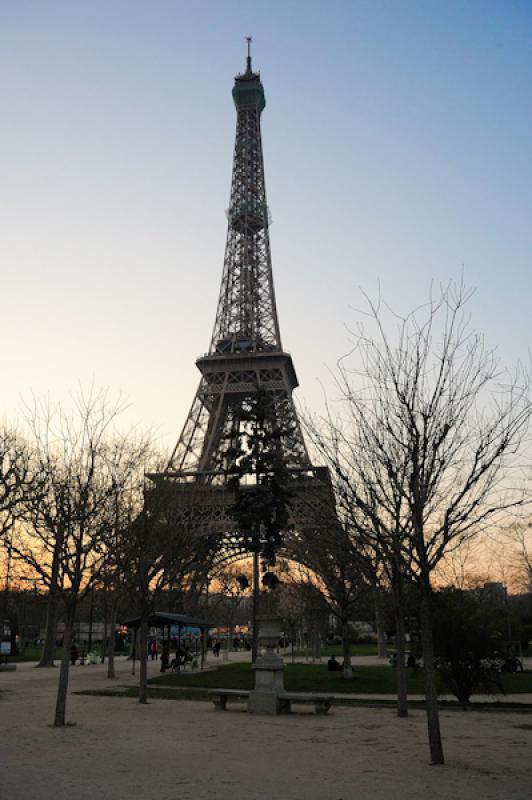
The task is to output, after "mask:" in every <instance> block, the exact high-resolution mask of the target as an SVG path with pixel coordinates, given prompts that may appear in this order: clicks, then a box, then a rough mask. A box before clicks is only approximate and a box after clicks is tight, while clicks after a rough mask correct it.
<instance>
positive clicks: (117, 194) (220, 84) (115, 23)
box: [0, 0, 532, 447]
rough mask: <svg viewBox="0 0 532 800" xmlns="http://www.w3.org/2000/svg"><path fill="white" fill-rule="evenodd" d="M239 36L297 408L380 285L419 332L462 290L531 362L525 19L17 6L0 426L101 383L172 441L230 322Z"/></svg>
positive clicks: (4, 172)
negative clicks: (229, 215)
mask: <svg viewBox="0 0 532 800" xmlns="http://www.w3.org/2000/svg"><path fill="white" fill-rule="evenodd" d="M246 35H252V36H253V38H254V43H253V64H254V67H255V68H256V69H259V70H260V72H261V75H262V80H263V83H264V86H265V90H266V98H267V107H266V110H265V112H264V114H263V139H264V153H265V163H266V181H267V191H268V202H269V205H270V209H271V212H272V215H273V226H272V229H271V240H272V251H273V266H274V276H275V283H276V292H277V300H278V309H279V315H280V323H281V331H282V337H283V344H284V346H285V348H286V349H287V350H289V351H290V352H291V353H292V355H293V358H294V362H295V366H296V369H297V372H298V376H299V380H300V384H301V386H300V389H299V390H298V391H297V397H298V399H299V400H300V401H302V402H304V403H306V404H307V405H309V406H310V407H311V408H312V407H316V406H317V405H318V404H319V402H320V396H321V388H320V381H324V382H325V383H327V381H328V371H327V367H328V366H333V365H334V363H335V361H336V359H337V358H338V357H339V356H340V355H342V354H343V353H344V352H345V351H346V350H347V349H348V347H349V345H348V336H347V333H346V330H345V325H346V324H347V325H350V324H351V325H352V324H353V323H354V321H355V320H356V319H357V316H356V313H355V312H354V311H353V310H352V307H354V306H356V307H359V306H360V304H361V302H360V289H359V287H362V288H363V289H365V290H367V291H368V292H369V293H370V294H375V293H376V290H377V286H378V284H379V283H380V285H381V288H382V293H383V295H384V296H385V298H386V299H387V300H388V301H389V302H390V303H391V304H392V305H393V306H394V307H395V308H397V309H398V310H400V311H407V310H408V309H410V308H412V307H413V306H415V305H417V304H418V303H419V302H421V301H423V300H424V299H426V297H427V294H428V289H429V285H430V282H431V281H445V282H446V281H447V280H448V279H450V278H453V277H454V278H456V277H459V276H460V272H461V270H462V269H464V272H465V281H466V283H468V284H470V285H474V286H476V287H477V293H476V295H475V298H474V300H473V302H472V304H471V312H472V315H473V321H474V323H475V325H476V326H477V327H478V328H479V329H481V330H483V331H484V332H485V333H486V335H487V339H488V342H489V343H490V344H492V345H498V346H499V351H500V355H501V358H502V359H503V360H504V361H505V362H507V363H511V362H514V361H515V360H516V359H518V358H521V359H526V358H527V353H528V348H529V345H530V314H531V312H530V305H531V298H532V271H531V269H530V259H531V253H532V157H531V148H532V136H531V130H532V124H531V123H532V102H531V101H532V3H531V2H530V0H522V2H518V1H515V2H513V1H512V0H500V2H495V0H481V1H480V2H468V1H467V0H462V2H453V0H445V2H441V0H434V1H431V0H420V1H419V2H414V1H412V2H410V1H409V0H395V2H384V0H383V1H382V2H380V1H379V0H371V1H370V0H367V2H362V1H361V0H352V1H351V2H343V1H342V0H328V2H310V0H308V1H307V2H290V0H282V1H277V0H273V1H272V0H268V2H260V3H259V2H255V0H249V1H248V2H235V1H233V0H224V1H223V2H222V1H221V0H212V1H211V2H200V1H199V0H198V2H190V1H189V2H182V1H181V0H174V2H164V1H163V0H144V1H143V2H136V0H123V1H120V0H105V1H103V0H102V1H100V0H90V2H81V0H68V1H66V0H65V2H47V0H35V2H24V0H16V2H14V1H13V0H11V1H8V0H0V75H1V83H0V103H1V112H2V125H1V128H0V268H1V283H0V292H1V305H0V309H1V313H0V333H1V342H2V347H1V349H0V386H1V392H0V416H4V417H7V418H8V419H14V418H15V417H16V415H17V409H18V408H19V406H20V401H21V398H28V397H29V396H30V394H31V392H34V393H35V394H37V395H39V396H41V395H43V394H48V393H49V394H50V395H51V397H53V398H55V399H60V400H65V401H66V402H68V397H69V395H70V394H71V393H72V392H75V391H76V387H77V386H78V385H79V384H81V385H82V386H85V387H87V386H88V385H90V384H91V383H94V384H95V385H96V386H104V387H108V388H109V389H110V390H111V393H114V394H116V393H118V392H119V391H121V392H122V393H123V394H124V395H125V397H126V398H127V399H128V400H129V401H130V403H131V407H130V409H129V410H128V412H127V415H126V419H127V421H128V422H129V421H135V422H137V423H139V424H140V425H141V426H142V427H143V428H146V427H152V428H153V429H155V430H156V431H157V433H158V435H159V437H160V442H161V445H162V446H164V447H167V446H168V447H171V446H172V445H173V444H174V443H175V440H176V439H177V437H178V435H179V432H180V429H181V427H182V425H183V423H184V420H185V416H186V413H187V411H188V408H189V405H190V403H191V401H192V398H193V395H194V392H195V390H196V385H197V382H198V377H199V373H198V372H197V369H196V367H195V364H194V361H195V359H196V357H197V356H198V355H200V354H201V353H203V352H205V351H206V350H207V348H208V345H209V340H210V334H211V330H212V325H213V321H214V314H215V309H216V301H217V295H218V288H219V282H220V279H221V273H222V263H223V250H224V241H225V232H226V220H225V215H224V211H225V209H226V207H227V205H228V200H229V188H230V174H231V158H232V147H233V137H234V126H235V112H234V108H233V104H232V100H231V88H232V83H233V76H234V75H235V73H236V72H238V71H241V70H243V68H244V66H245V41H244V37H245V36H246Z"/></svg>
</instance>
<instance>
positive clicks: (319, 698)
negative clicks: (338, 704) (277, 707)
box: [279, 692, 334, 714]
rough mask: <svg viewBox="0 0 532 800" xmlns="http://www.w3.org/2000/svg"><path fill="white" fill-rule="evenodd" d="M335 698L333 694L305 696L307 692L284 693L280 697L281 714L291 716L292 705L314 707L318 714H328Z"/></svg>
mask: <svg viewBox="0 0 532 800" xmlns="http://www.w3.org/2000/svg"><path fill="white" fill-rule="evenodd" d="M333 700H334V696H333V695H332V694H313V693H310V694H305V692H282V693H281V694H280V695H279V701H280V704H281V713H282V714H289V713H290V711H291V708H292V703H295V704H296V705H298V704H302V705H313V706H314V711H315V712H316V714H327V712H328V711H329V709H330V707H331V705H332V702H333Z"/></svg>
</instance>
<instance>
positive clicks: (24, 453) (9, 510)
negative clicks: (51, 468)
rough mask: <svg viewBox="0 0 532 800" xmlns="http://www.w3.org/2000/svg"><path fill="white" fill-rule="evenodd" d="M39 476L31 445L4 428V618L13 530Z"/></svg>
mask: <svg viewBox="0 0 532 800" xmlns="http://www.w3.org/2000/svg"><path fill="white" fill-rule="evenodd" d="M35 479H36V478H35V475H34V474H33V472H32V469H31V458H30V450H29V447H28V444H27V442H26V441H25V440H24V439H23V438H22V437H21V436H20V434H18V433H17V432H16V431H14V430H13V429H11V428H9V427H7V426H5V425H2V426H1V427H0V553H1V552H2V550H3V551H4V553H5V556H4V558H3V561H4V567H5V573H4V591H3V602H2V613H1V618H3V619H5V618H6V617H7V616H8V597H9V586H10V581H11V577H12V570H13V548H12V537H13V529H14V526H15V524H16V523H17V520H18V519H19V517H20V514H21V512H22V499H23V497H24V495H25V493H26V492H27V491H28V490H29V487H30V485H31V484H32V482H34V481H35Z"/></svg>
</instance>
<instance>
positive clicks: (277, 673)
mask: <svg viewBox="0 0 532 800" xmlns="http://www.w3.org/2000/svg"><path fill="white" fill-rule="evenodd" d="M280 636H281V617H260V618H259V645H260V646H262V647H265V649H266V650H265V652H264V653H261V655H260V656H259V657H258V658H257V662H256V664H254V665H253V669H254V671H255V689H254V690H253V691H252V692H250V694H249V701H248V711H249V712H250V713H251V714H279V713H280V702H279V693H280V692H283V691H284V662H283V659H282V658H279V656H278V655H277V654H276V653H275V652H274V649H275V647H277V644H278V642H279V638H280Z"/></svg>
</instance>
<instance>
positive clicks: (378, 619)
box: [373, 589, 388, 658]
mask: <svg viewBox="0 0 532 800" xmlns="http://www.w3.org/2000/svg"><path fill="white" fill-rule="evenodd" d="M373 597H374V599H375V629H376V631H377V657H378V658H386V657H387V656H388V648H387V645H386V631H385V630H384V623H383V619H382V608H381V593H380V589H374V592H373Z"/></svg>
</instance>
